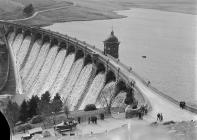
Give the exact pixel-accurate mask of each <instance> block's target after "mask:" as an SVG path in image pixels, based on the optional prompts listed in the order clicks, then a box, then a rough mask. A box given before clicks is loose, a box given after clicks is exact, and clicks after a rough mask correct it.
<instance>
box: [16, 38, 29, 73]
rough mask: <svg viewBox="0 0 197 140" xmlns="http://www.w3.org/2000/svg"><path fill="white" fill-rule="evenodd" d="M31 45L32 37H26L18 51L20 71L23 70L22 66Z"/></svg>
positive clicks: (17, 57)
mask: <svg viewBox="0 0 197 140" xmlns="http://www.w3.org/2000/svg"><path fill="white" fill-rule="evenodd" d="M30 43H31V37H30V36H26V37H25V39H24V40H23V43H22V44H21V47H20V49H19V50H18V53H17V55H16V60H17V65H18V68H19V70H20V69H21V65H22V63H23V61H24V59H25V56H26V55H27V52H28V50H29V47H30Z"/></svg>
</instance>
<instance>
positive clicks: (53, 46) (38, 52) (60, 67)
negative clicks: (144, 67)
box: [1, 23, 137, 111]
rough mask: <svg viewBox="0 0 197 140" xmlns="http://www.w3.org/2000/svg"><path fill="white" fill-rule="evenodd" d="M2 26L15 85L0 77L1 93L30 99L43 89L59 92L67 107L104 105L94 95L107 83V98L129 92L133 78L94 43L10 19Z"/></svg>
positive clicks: (76, 108) (131, 92)
mask: <svg viewBox="0 0 197 140" xmlns="http://www.w3.org/2000/svg"><path fill="white" fill-rule="evenodd" d="M4 27H5V28H6V30H7V35H6V39H7V42H8V46H9V48H8V50H9V52H10V53H9V54H10V57H11V59H10V60H12V61H9V62H10V63H11V62H12V64H13V69H14V75H15V76H14V77H15V79H16V80H15V79H13V82H14V81H16V82H15V85H16V86H15V87H16V88H15V89H9V88H8V90H6V89H7V88H6V86H8V85H9V84H8V83H6V82H7V80H2V81H1V82H4V83H5V86H4V87H3V88H2V92H3V93H4V94H12V95H15V94H23V95H25V98H26V99H30V98H31V97H32V96H35V95H37V96H38V97H41V96H42V94H43V93H45V92H47V91H49V93H50V95H51V98H53V97H54V96H55V95H56V93H59V95H60V96H61V97H62V99H63V100H64V101H66V102H67V104H68V106H69V109H70V110H71V111H73V110H83V109H84V108H85V106H86V105H87V104H96V103H97V105H98V106H100V107H105V105H106V103H103V102H105V100H103V99H102V98H98V97H99V96H101V95H102V94H103V91H104V90H106V89H107V88H109V87H111V88H112V89H113V93H111V94H112V95H110V99H109V100H111V99H112V98H113V99H114V101H115V100H118V99H119V98H118V99H116V96H117V95H118V94H119V93H120V92H126V93H130V94H133V86H134V83H133V82H134V81H132V80H129V79H127V77H126V76H125V75H124V74H123V73H121V71H120V68H119V67H116V66H113V65H112V64H111V63H110V62H109V59H106V58H104V57H102V56H100V55H99V54H98V53H96V52H95V51H94V49H95V47H93V46H92V47H91V48H90V46H89V45H88V44H85V43H84V42H81V41H79V40H77V39H74V38H71V37H69V36H63V35H60V34H57V33H54V34H50V32H49V31H47V30H44V29H40V28H31V27H27V26H22V25H15V24H12V23H9V24H6V25H5V26H4ZM9 72H10V73H11V71H10V70H9ZM5 79H9V77H8V76H7V77H6V76H5ZM125 95H126V94H125ZM136 96H137V95H136ZM122 104H123V103H122ZM102 105H104V106H102Z"/></svg>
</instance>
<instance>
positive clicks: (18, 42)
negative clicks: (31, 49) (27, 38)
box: [12, 33, 23, 57]
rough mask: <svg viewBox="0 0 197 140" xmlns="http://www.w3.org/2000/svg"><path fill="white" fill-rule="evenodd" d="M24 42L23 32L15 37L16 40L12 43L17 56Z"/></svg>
mask: <svg viewBox="0 0 197 140" xmlns="http://www.w3.org/2000/svg"><path fill="white" fill-rule="evenodd" d="M22 42H23V34H21V33H20V34H18V35H17V36H16V37H15V39H14V42H13V44H12V48H13V52H14V55H15V57H16V56H17V53H18V50H19V49H20V47H21V44H22Z"/></svg>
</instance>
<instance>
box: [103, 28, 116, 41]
mask: <svg viewBox="0 0 197 140" xmlns="http://www.w3.org/2000/svg"><path fill="white" fill-rule="evenodd" d="M104 42H119V41H118V38H117V37H116V36H115V35H114V31H113V30H112V31H111V34H110V36H109V37H108V38H107V39H106V40H105V41H104Z"/></svg>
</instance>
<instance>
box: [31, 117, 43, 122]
mask: <svg viewBox="0 0 197 140" xmlns="http://www.w3.org/2000/svg"><path fill="white" fill-rule="evenodd" d="M43 120H44V118H43V117H42V116H40V115H37V116H34V117H33V118H32V119H31V123H32V124H36V123H41V122H42V121H43Z"/></svg>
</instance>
